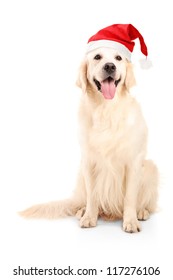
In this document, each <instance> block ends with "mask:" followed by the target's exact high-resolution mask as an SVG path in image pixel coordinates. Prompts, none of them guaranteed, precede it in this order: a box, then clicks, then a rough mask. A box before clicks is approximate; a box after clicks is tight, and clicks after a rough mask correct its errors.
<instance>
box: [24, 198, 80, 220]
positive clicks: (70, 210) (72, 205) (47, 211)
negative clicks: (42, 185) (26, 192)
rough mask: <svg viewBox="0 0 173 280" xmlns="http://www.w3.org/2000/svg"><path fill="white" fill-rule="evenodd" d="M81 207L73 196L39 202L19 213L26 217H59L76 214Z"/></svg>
mask: <svg viewBox="0 0 173 280" xmlns="http://www.w3.org/2000/svg"><path fill="white" fill-rule="evenodd" d="M79 208H80V203H79V202H78V201H76V200H75V199H74V198H71V199H66V200H60V201H53V202H49V203H45V204H37V205H34V206H32V207H30V208H27V209H26V210H24V211H21V212H19V215H20V216H22V217H24V218H38V219H39V218H45V219H57V218H61V217H66V216H75V214H76V212H77V211H78V210H79Z"/></svg>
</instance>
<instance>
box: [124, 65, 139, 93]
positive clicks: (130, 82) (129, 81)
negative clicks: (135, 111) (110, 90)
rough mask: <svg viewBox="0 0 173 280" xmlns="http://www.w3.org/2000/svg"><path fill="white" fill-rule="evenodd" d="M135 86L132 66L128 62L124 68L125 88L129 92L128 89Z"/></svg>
mask: <svg viewBox="0 0 173 280" xmlns="http://www.w3.org/2000/svg"><path fill="white" fill-rule="evenodd" d="M135 84H136V80H135V76H134V72H133V65H132V64H131V63H130V62H128V63H127V68H126V78H125V86H126V88H127V90H128V91H129V90H130V88H131V87H133V86H134V85H135Z"/></svg>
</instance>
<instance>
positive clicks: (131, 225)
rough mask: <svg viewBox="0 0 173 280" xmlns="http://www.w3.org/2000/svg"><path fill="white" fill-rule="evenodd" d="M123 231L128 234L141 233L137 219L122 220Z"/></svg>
mask: <svg viewBox="0 0 173 280" xmlns="http://www.w3.org/2000/svg"><path fill="white" fill-rule="evenodd" d="M123 230H124V231H125V232H129V233H133V232H139V231H141V226H140V223H139V221H138V220H137V219H131V220H124V222H123Z"/></svg>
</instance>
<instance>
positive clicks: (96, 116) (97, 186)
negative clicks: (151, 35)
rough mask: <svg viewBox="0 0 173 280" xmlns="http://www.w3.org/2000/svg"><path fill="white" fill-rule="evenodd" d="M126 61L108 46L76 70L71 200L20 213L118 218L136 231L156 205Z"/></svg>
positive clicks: (88, 221) (87, 220) (153, 172)
mask: <svg viewBox="0 0 173 280" xmlns="http://www.w3.org/2000/svg"><path fill="white" fill-rule="evenodd" d="M134 84H135V78H134V74H133V69H132V64H131V63H130V62H129V61H127V59H126V58H125V57H124V56H122V55H121V54H120V53H118V52H117V51H116V50H114V49H111V48H98V49H95V50H93V51H90V52H89V53H88V54H87V55H86V56H85V58H84V61H83V62H82V64H81V67H80V70H79V77H78V80H77V85H78V86H79V87H80V88H81V89H82V91H83V94H82V98H81V104H80V110H79V120H80V125H81V139H80V142H81V154H82V159H81V167H80V171H79V175H78V180H77V187H76V190H75V192H74V194H73V196H72V198H70V199H67V200H64V201H57V202H50V203H46V204H40V205H35V206H33V207H31V208H29V209H26V210H25V211H23V212H21V215H22V216H24V217H27V218H28V217H31V218H49V219H51V218H58V217H63V216H67V215H76V216H77V217H78V218H79V219H80V222H79V223H80V226H81V227H83V228H88V227H94V226H96V224H97V220H98V217H103V218H105V219H110V220H113V219H115V220H116V219H123V229H124V231H126V232H130V233H132V232H138V231H140V230H141V225H140V222H139V220H146V219H148V217H149V215H150V213H152V212H154V211H155V209H156V204H157V189H158V178H159V176H158V170H157V167H156V166H155V164H154V163H153V162H152V161H150V160H146V159H145V157H146V146H147V127H146V123H145V120H144V118H143V115H142V112H141V108H140V105H139V104H138V102H137V101H136V100H135V98H134V97H132V96H131V95H130V93H129V90H130V88H131V87H132V86H133V85H134Z"/></svg>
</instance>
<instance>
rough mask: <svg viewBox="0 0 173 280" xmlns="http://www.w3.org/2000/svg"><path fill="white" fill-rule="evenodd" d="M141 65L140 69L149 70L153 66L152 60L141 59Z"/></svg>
mask: <svg viewBox="0 0 173 280" xmlns="http://www.w3.org/2000/svg"><path fill="white" fill-rule="evenodd" d="M139 63H140V67H141V68H142V69H145V70H147V69H149V68H151V67H152V66H153V65H152V62H151V60H149V59H148V58H145V59H140V60H139Z"/></svg>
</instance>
